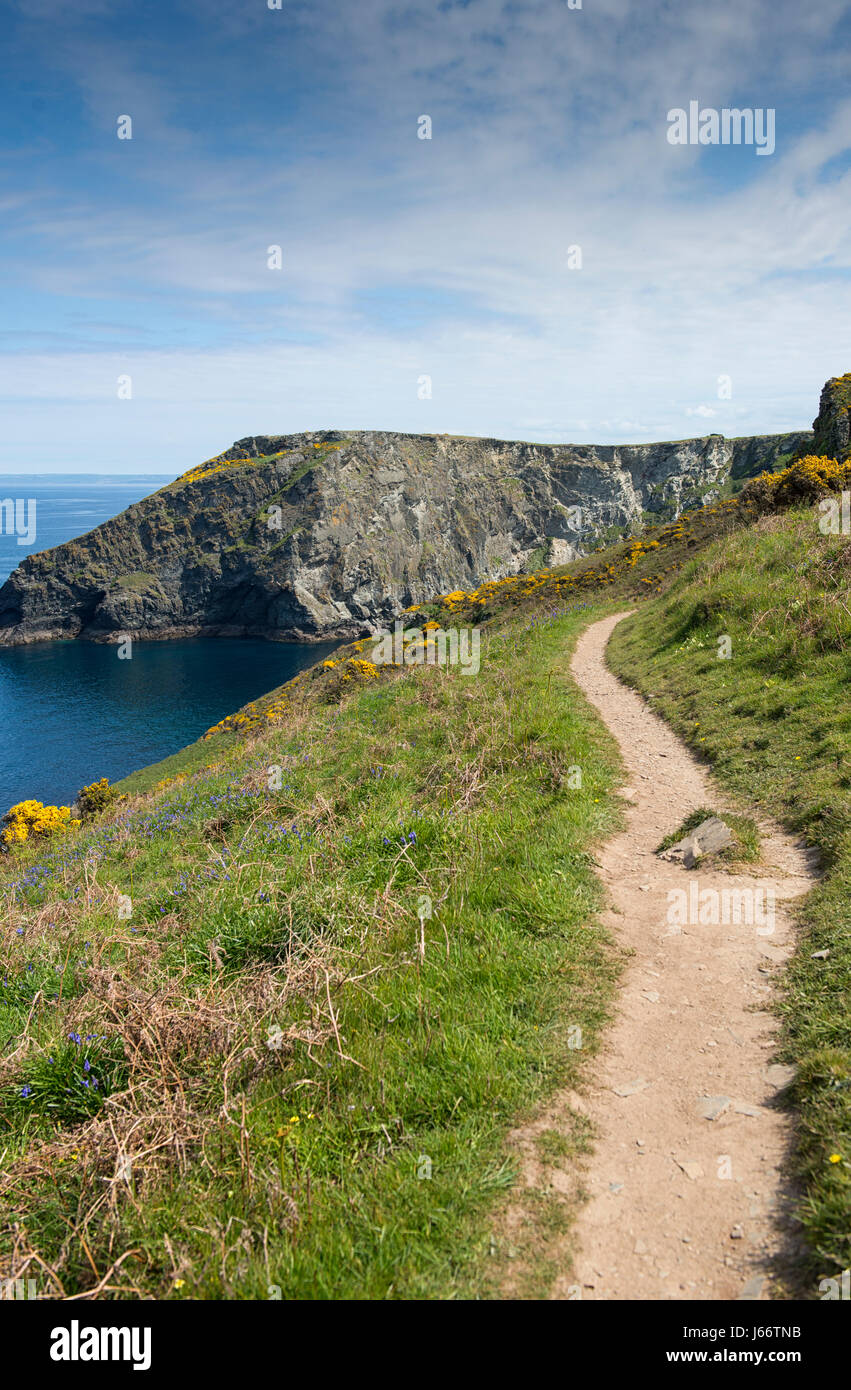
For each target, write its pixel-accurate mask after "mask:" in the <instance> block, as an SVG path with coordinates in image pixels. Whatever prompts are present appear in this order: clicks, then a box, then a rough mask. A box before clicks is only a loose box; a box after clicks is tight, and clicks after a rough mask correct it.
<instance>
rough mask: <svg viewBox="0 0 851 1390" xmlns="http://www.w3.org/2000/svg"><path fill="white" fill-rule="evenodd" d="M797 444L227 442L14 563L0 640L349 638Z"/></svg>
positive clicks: (548, 559)
mask: <svg viewBox="0 0 851 1390" xmlns="http://www.w3.org/2000/svg"><path fill="white" fill-rule="evenodd" d="M811 442H812V436H811V435H810V434H809V432H807V431H802V432H800V433H795V434H789V435H767V436H759V437H756V438H749V439H734V440H727V439H724V438H723V436H721V435H710V436H708V437H706V438H702V439H687V440H682V441H679V442H675V443H666V444H642V445H631V446H626V447H617V446H605V447H603V446H594V445H582V446H579V445H552V446H550V445H542V444H524V443H512V442H506V441H502V440H497V439H475V438H460V437H450V436H448V435H411V434H394V433H382V432H375V433H373V432H370V431H351V432H349V433H341V432H339V431H335V430H327V431H319V432H313V433H305V434H297V435H275V436H259V437H252V438H247V439H242V440H239V441H238V442H237V443H236V444H234V445H233V446H232V447H231V448H230V449H228V450H226V451H225V452H224V453H223V454H220V455H219V456H218V457H216V458H215V459H211V460H209V461H208V462H207V463H204V464H201V465H200V466H199V467H197V468H194V469H191V470H190V471H189V472H188V473H186V474H184V475H183V476H182V477H181V478H178V479H177V480H176V481H175V482H174V483H171V484H169V486H167V487H165V488H163V489H161V490H160V491H159V492H156V493H154V494H153V495H152V496H150V497H147V498H145V499H144V500H143V501H141V502H138V503H136V504H135V505H134V506H131V507H129V508H128V509H127V511H125V512H123V513H122V514H121V515H120V516H118V517H115V518H114V519H113V520H111V521H108V522H106V523H105V524H104V525H102V526H98V527H97V528H96V529H95V530H94V531H91V532H90V533H89V534H88V535H86V536H83V537H81V538H80V539H79V540H74V541H70V542H68V543H67V544H65V545H60V546H56V547H55V548H54V549H52V550H47V551H43V552H41V553H40V554H36V555H32V556H29V557H28V558H27V559H25V560H24V561H23V563H22V564H21V565H20V566H19V567H18V569H17V570H16V571H15V572H14V574H12V575H11V576H10V578H9V579H8V580H7V582H6V583H5V584H4V585H3V587H2V589H0V644H17V643H26V642H36V641H42V640H46V639H52V638H71V637H83V638H86V639H89V640H93V641H109V640H115V638H116V636H117V634H120V633H121V634H124V633H128V634H131V635H133V636H134V637H138V638H165V637H177V636H189V635H193V634H201V635H216V636H243V635H245V636H261V637H267V638H277V639H281V640H283V639H301V640H311V639H320V638H329V637H340V638H349V637H353V636H358V635H360V634H362V633H364V632H366V631H369V630H374V629H375V628H377V627H379V626H382V625H385V624H388V623H392V620H393V618H394V616H395V615H396V614H397V613H398V612H399V611H400V610H401V609H403V608H405V607H407V606H409V605H411V604H413V603H418V602H422V601H424V600H425V599H427V598H430V597H432V596H433V595H434V594H437V593H442V592H445V591H446V590H447V589H455V588H458V587H472V586H474V585H476V584H477V583H479V582H480V581H482V580H483V579H486V578H502V577H504V576H506V575H509V574H516V573H518V572H520V571H523V570H530V569H536V568H540V567H541V566H542V565H545V564H548V565H549V564H564V563H566V562H567V561H568V560H570V559H573V558H575V557H576V556H577V555H582V554H585V553H587V552H588V551H589V550H590V549H592V548H593V547H594V546H595V545H598V544H600V543H601V542H602V541H604V540H608V539H611V538H612V537H613V536H614V535H615V534H616V533H617V532H621V533H623V532H629V531H630V530H633V529H636V528H640V526H641V524H642V522H643V520H644V519H645V518H647V519H650V517H652V518H653V519H656V520H661V519H666V518H669V517H674V516H677V515H679V513H680V512H681V511H682V510H684V509H685V508H687V507H693V506H696V505H700V504H701V503H702V502H705V501H708V500H711V499H714V498H716V497H718V496H719V495H723V494H724V493H725V492H729V491H730V490H731V489H732V488H733V487H735V485H736V480H738V479H742V478H745V477H749V476H751V475H752V474H753V473H756V472H759V471H761V469H763V468H772V469H773V468H776V467H780V466H782V464H783V462H784V461H785V460H786V459H788V457H789V456H790V455H791V454H793V453H795V452H797V451H798V450H799V449H801V448H803V447H805V446H808V445H809V444H811ZM577 508H578V509H579V511H578V512H577V511H576V509H577ZM648 514H649V516H648Z"/></svg>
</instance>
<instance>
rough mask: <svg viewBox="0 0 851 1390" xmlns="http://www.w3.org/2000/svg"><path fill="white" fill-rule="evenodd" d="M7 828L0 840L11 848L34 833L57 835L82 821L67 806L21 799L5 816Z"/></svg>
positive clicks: (0, 835) (0, 834)
mask: <svg viewBox="0 0 851 1390" xmlns="http://www.w3.org/2000/svg"><path fill="white" fill-rule="evenodd" d="M3 824H4V826H5V829H4V830H3V831H2V833H0V841H2V843H3V845H4V846H5V847H6V848H7V849H10V848H11V847H12V846H13V845H19V844H22V843H23V842H24V840H28V839H29V838H30V836H32V835H36V836H38V835H45V836H46V835H55V834H57V833H60V832H63V831H66V830H72V829H75V828H76V827H77V826H78V825H79V824H80V822H79V821H78V820H74V819H72V817H71V811H70V809H69V807H67V806H44V805H43V804H42V803H41V802H40V801H19V802H17V804H16V805H15V806H10V807H9V810H8V811H7V812H6V814H5V815H4V817H3Z"/></svg>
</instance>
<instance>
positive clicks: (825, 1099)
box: [609, 508, 851, 1275]
mask: <svg viewBox="0 0 851 1390" xmlns="http://www.w3.org/2000/svg"><path fill="white" fill-rule="evenodd" d="M817 520H818V514H817V511H816V510H815V509H810V508H806V509H798V510H794V511H790V512H788V513H786V514H783V515H779V516H772V517H770V518H767V519H765V520H764V521H761V522H759V523H757V525H755V526H753V527H751V528H750V529H748V530H743V531H739V532H737V533H735V534H732V535H730V536H729V537H728V538H727V539H726V540H725V542H724V543H723V544H721V543H715V544H712V545H710V546H709V547H707V548H706V549H705V551H703V552H702V553H701V554H700V555H699V556H697V557H696V558H695V559H694V560H693V561H692V562H691V563H690V564H689V565H688V566H686V567H685V568H684V570H683V571H682V573H681V574H680V575H679V576H678V577H677V578H676V579H675V581H674V583H673V585H672V587H671V589H670V591H669V592H668V593H667V594H666V595H665V596H664V597H663V598H660V599H659V600H657V601H656V602H654V603H653V605H652V606H651V605H648V606H647V607H645V608H644V609H642V610H640V611H639V612H638V613H637V614H636V615H635V616H634V617H633V618H631V619H628V620H627V621H626V622H624V623H623V624H621V625H620V626H619V627H618V628H617V629H616V631H615V634H614V636H613V639H612V642H611V645H610V648H609V652H610V660H611V663H612V666H613V669H614V670H616V671H617V672H618V674H620V675H621V676H622V677H623V678H624V679H626V680H628V681H629V682H630V683H631V684H633V685H635V686H636V687H637V688H638V689H640V690H642V691H643V692H644V693H645V694H647V695H648V697H651V698H652V703H653V706H654V708H655V709H657V710H658V711H659V713H661V714H662V715H663V716H664V717H665V718H666V719H667V720H669V721H670V723H671V724H672V725H673V726H674V728H675V729H676V730H677V731H678V732H679V733H680V734H681V735H682V736H683V737H684V738H685V739H686V741H687V742H688V743H689V744H690V745H691V747H692V748H693V749H694V750H695V752H697V753H698V754H699V755H700V756H702V757H705V758H706V759H707V760H708V761H709V762H710V763H711V764H712V766H713V768H714V770H715V772H716V774H717V775H718V776H719V777H720V779H721V780H722V781H723V782H724V783H725V784H726V785H727V786H729V787H730V788H731V789H732V790H733V791H734V792H736V793H738V794H739V795H740V796H741V797H742V798H746V799H749V800H750V801H752V802H755V803H756V805H757V806H758V807H759V808H760V809H761V810H762V811H764V812H767V813H769V814H772V815H775V816H777V817H778V818H779V819H781V820H782V821H783V822H784V823H785V824H786V825H787V826H788V827H789V829H791V830H793V831H797V832H800V834H801V835H802V836H803V837H805V839H806V841H807V842H808V843H809V844H810V845H812V846H814V847H816V848H817V849H818V850H819V852H820V855H821V861H822V864H823V867H824V869H825V877H824V879H823V881H822V882H820V883H819V884H818V886H817V887H816V888H815V889H814V890H813V891H812V892H811V893H810V894H809V895H808V897H807V899H806V902H805V904H804V907H803V909H802V912H801V925H802V938H801V941H800V945H799V949H798V952H797V954H796V956H795V959H794V961H793V962H792V964H791V966H790V968H789V970H788V974H787V978H786V989H785V995H784V1001H783V1006H782V1007H783V1014H784V1021H785V1041H784V1055H785V1058H786V1060H788V1061H790V1062H792V1063H794V1064H795V1065H796V1067H797V1069H798V1072H797V1081H796V1083H795V1085H794V1087H793V1088H792V1100H793V1101H794V1103H795V1105H796V1107H797V1109H798V1112H799V1125H798V1144H797V1159H796V1163H797V1171H798V1173H799V1175H800V1178H801V1181H802V1183H803V1188H804V1195H803V1198H802V1201H801V1208H800V1214H801V1218H802V1220H803V1223H804V1227H805V1230H806V1234H807V1237H808V1240H809V1243H810V1249H811V1252H812V1261H813V1270H814V1273H818V1274H819V1275H824V1274H827V1275H834V1274H835V1273H836V1272H837V1271H839V1270H842V1269H844V1268H846V1267H847V1266H848V1264H849V1263H851V761H849V748H851V742H849V737H850V736H851V703H849V699H848V682H849V676H851V614H849V608H848V603H847V595H848V575H849V569H851V545H849V542H848V541H847V540H845V539H844V538H842V537H840V536H835V537H833V536H822V535H821V534H820V532H819V530H818V525H817ZM723 636H727V637H729V638H730V639H731V656H730V658H729V659H719V657H718V654H717V653H718V651H719V650H720V649H721V648H720V647H719V642H718V639H719V638H720V637H723ZM825 949H826V950H828V951H829V953H830V954H829V956H828V957H827V959H822V960H814V959H813V958H812V955H813V953H814V952H816V951H821V950H825ZM837 1154H838V1155H840V1159H839V1161H834V1162H831V1161H830V1160H831V1156H835V1155H837Z"/></svg>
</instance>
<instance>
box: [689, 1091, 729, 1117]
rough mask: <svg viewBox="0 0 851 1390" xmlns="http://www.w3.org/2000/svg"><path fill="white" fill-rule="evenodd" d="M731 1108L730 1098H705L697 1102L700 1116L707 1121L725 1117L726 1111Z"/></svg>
mask: <svg viewBox="0 0 851 1390" xmlns="http://www.w3.org/2000/svg"><path fill="white" fill-rule="evenodd" d="M729 1108H730V1097H729V1096H704V1097H703V1099H702V1100H699V1101H698V1102H697V1110H698V1114H700V1115H702V1116H703V1118H704V1119H705V1120H717V1119H718V1116H719V1115H723V1114H724V1111H725V1110H729Z"/></svg>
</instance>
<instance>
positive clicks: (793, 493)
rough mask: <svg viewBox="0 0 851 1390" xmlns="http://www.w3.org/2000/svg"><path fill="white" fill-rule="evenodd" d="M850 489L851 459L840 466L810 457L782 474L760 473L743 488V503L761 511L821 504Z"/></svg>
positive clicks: (791, 466)
mask: <svg viewBox="0 0 851 1390" xmlns="http://www.w3.org/2000/svg"><path fill="white" fill-rule="evenodd" d="M849 486H851V460H849V462H848V463H838V462H837V460H836V459H831V458H825V457H823V456H820V455H816V454H807V455H806V456H805V457H804V458H801V459H796V461H795V462H794V463H792V464H790V465H789V467H788V468H784V469H782V470H781V472H779V473H760V475H759V477H758V478H754V480H753V482H751V483H748V484H747V486H746V487H745V488H744V489H743V491H742V501H743V502H745V503H747V502H752V503H754V504H755V505H756V506H757V507H758V508H759V510H760V511H774V510H780V509H782V508H786V507H794V506H796V505H800V504H801V503H805V502H818V501H819V500H820V498H822V497H827V496H828V495H829V494H830V493H831V492H836V491H838V490H839V489H841V488H846V487H849Z"/></svg>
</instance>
